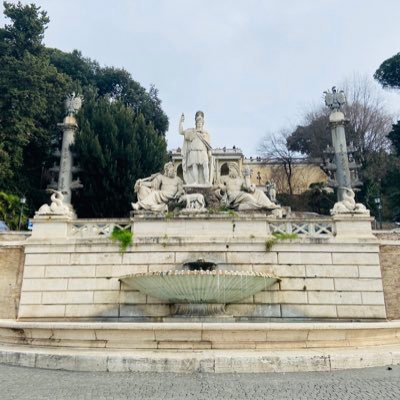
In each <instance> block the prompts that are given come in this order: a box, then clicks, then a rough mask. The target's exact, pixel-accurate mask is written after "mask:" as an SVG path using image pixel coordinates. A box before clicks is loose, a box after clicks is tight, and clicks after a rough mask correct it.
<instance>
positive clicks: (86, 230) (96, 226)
mask: <svg viewBox="0 0 400 400" xmlns="http://www.w3.org/2000/svg"><path fill="white" fill-rule="evenodd" d="M131 225H132V223H131V221H130V220H129V219H128V218H124V219H79V220H75V221H72V222H71V223H70V224H69V226H68V236H70V237H75V238H83V239H89V238H101V237H109V236H110V235H111V233H112V231H113V229H114V228H115V227H117V228H120V229H129V230H130V229H131Z"/></svg>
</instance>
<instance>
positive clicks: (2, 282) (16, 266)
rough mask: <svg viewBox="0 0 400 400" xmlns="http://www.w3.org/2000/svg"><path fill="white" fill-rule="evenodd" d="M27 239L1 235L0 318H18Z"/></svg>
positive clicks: (8, 234)
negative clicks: (25, 241)
mask: <svg viewBox="0 0 400 400" xmlns="http://www.w3.org/2000/svg"><path fill="white" fill-rule="evenodd" d="M26 237H27V235H25V234H19V233H14V232H13V233H1V234H0V318H4V319H15V318H17V314H18V306H19V298H20V292H21V283H22V270H23V265H24V248H23V241H24V240H25V239H26Z"/></svg>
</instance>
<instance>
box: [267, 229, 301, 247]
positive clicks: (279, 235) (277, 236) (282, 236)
mask: <svg viewBox="0 0 400 400" xmlns="http://www.w3.org/2000/svg"><path fill="white" fill-rule="evenodd" d="M298 237H299V235H298V234H297V233H284V232H274V233H273V234H272V237H270V238H268V239H267V240H266V241H265V251H271V249H272V247H273V245H274V244H276V243H277V242H279V241H281V240H294V239H298Z"/></svg>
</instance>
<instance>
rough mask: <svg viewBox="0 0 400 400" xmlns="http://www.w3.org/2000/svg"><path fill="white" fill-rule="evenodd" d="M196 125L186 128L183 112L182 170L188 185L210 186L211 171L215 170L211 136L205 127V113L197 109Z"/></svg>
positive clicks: (181, 131) (181, 128)
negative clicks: (184, 126)
mask: <svg viewBox="0 0 400 400" xmlns="http://www.w3.org/2000/svg"><path fill="white" fill-rule="evenodd" d="M195 120H196V127H195V128H189V129H184V128H183V123H184V121H185V116H184V114H182V116H181V120H180V123H179V133H180V134H181V135H183V137H184V141H183V146H182V170H183V179H184V181H185V183H186V185H192V186H193V185H204V186H209V185H210V184H211V181H212V177H211V176H210V171H212V170H213V168H212V166H211V164H212V156H211V145H210V137H209V134H208V132H207V131H206V130H205V129H204V113H203V112H202V111H197V113H196V116H195Z"/></svg>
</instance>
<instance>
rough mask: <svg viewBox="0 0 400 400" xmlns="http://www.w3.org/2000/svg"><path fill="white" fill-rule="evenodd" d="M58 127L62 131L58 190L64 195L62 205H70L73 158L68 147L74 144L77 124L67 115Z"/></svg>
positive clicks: (73, 118)
mask: <svg viewBox="0 0 400 400" xmlns="http://www.w3.org/2000/svg"><path fill="white" fill-rule="evenodd" d="M58 126H59V127H60V128H61V129H62V131H63V139H62V147H61V158H60V173H59V177H58V190H59V191H60V192H61V193H62V194H63V195H64V203H66V204H71V184H72V168H73V158H72V152H71V150H70V146H71V145H72V144H73V143H74V140H75V132H76V131H77V129H78V124H77V123H76V119H75V117H74V116H72V115H68V116H66V117H65V118H64V121H63V123H62V124H58Z"/></svg>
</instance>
